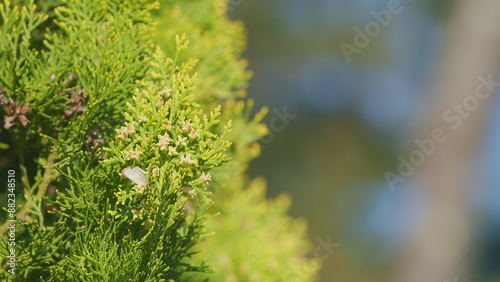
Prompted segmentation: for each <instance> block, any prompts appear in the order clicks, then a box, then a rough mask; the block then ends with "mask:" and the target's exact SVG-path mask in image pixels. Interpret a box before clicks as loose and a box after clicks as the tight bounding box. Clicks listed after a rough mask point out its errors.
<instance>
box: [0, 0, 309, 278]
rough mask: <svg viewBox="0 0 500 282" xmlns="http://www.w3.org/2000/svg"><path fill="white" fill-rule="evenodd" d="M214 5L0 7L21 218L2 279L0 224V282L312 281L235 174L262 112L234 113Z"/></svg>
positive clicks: (230, 40) (86, 1)
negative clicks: (12, 258) (7, 281)
mask: <svg viewBox="0 0 500 282" xmlns="http://www.w3.org/2000/svg"><path fill="white" fill-rule="evenodd" d="M225 5H226V3H225V2H224V1H208V0H193V1H183V0H164V1H160V2H159V3H158V2H152V1H149V0H127V1H118V0H65V1H41V0H40V1H34V0H31V1H21V0H19V1H4V2H3V3H1V4H0V112H1V114H2V117H3V121H4V122H3V127H2V128H1V129H0V130H1V140H0V142H2V143H1V146H0V150H2V152H3V154H4V155H5V156H6V157H7V158H8V160H9V162H8V164H7V165H4V167H2V168H1V169H2V173H3V175H6V174H7V170H15V171H16V180H17V185H16V215H17V220H18V222H17V225H16V231H15V234H16V241H15V254H16V264H15V274H11V273H9V272H8V270H11V269H12V268H11V266H10V265H9V264H8V262H9V261H8V258H7V256H9V255H10V248H11V246H9V241H8V240H7V236H6V234H5V233H6V227H7V226H8V225H9V222H8V221H6V220H7V219H9V218H7V215H6V214H7V213H6V212H4V211H3V212H2V214H1V217H0V218H1V219H2V222H5V223H4V224H3V225H2V226H1V229H0V235H1V237H0V254H1V256H0V279H2V280H5V279H11V280H14V281H119V280H124V281H184V280H194V281H201V280H206V279H209V280H213V281H293V280H294V279H295V280H297V281H308V280H313V279H314V276H315V273H316V271H317V268H318V264H317V263H316V262H315V261H314V260H310V259H307V256H306V255H307V253H308V251H309V244H308V242H307V241H306V240H305V234H306V229H305V225H304V223H303V222H302V221H300V220H299V221H298V220H295V219H292V218H290V217H289V216H287V215H286V212H287V209H288V207H289V204H290V203H289V199H288V198H287V197H286V196H282V197H279V198H278V199H276V200H267V199H266V198H265V183H264V182H263V181H261V180H258V179H257V180H249V179H248V177H247V176H245V171H246V169H247V166H248V162H249V161H250V160H251V159H253V158H255V157H257V156H258V155H259V153H260V148H259V145H258V143H256V142H257V141H258V139H260V138H261V137H262V136H264V135H265V134H266V132H267V129H266V127H265V126H264V125H263V124H262V123H261V121H262V119H263V118H264V116H265V114H266V109H263V110H262V111H260V112H258V113H257V114H256V115H255V116H253V117H252V114H251V113H252V108H253V104H252V102H251V101H246V102H245V101H242V100H237V99H240V98H242V97H244V96H245V91H244V90H245V87H246V85H247V82H248V79H249V77H250V74H249V72H248V71H247V70H246V67H247V63H246V61H245V60H243V59H241V53H242V51H243V49H244V48H245V38H244V32H243V27H242V25H241V24H240V23H237V22H233V21H231V20H230V19H229V18H228V17H227V16H226V15H225V11H224V9H225ZM4 183H5V182H4ZM2 185H4V184H3V183H2ZM2 187H4V186H2ZM5 190H6V189H2V191H0V196H1V197H2V198H1V200H2V201H3V200H4V199H7V191H5ZM2 203H3V202H2ZM304 266H307V268H305V267H304ZM297 269H300V270H301V271H296V270H297ZM304 269H307V271H303V270H304Z"/></svg>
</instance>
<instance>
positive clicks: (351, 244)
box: [229, 0, 500, 282]
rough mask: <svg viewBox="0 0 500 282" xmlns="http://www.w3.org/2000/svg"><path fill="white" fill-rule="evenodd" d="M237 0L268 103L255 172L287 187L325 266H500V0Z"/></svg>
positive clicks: (489, 275)
mask: <svg viewBox="0 0 500 282" xmlns="http://www.w3.org/2000/svg"><path fill="white" fill-rule="evenodd" d="M229 6H230V8H229V10H230V11H229V14H230V16H231V17H232V18H234V19H238V20H242V21H244V23H245V25H246V27H247V31H248V49H247V52H246V54H245V56H246V58H248V60H249V62H250V69H251V70H252V71H253V72H254V76H253V79H252V80H251V83H250V88H249V94H248V96H249V98H252V99H254V100H255V101H256V105H257V106H258V107H262V106H268V107H269V108H270V113H269V115H268V116H267V120H266V121H267V123H268V124H269V126H270V130H271V134H270V136H268V137H267V138H265V139H264V140H262V146H263V147H264V149H263V153H262V156H261V157H260V158H259V159H257V160H255V161H254V162H253V163H252V165H251V170H250V173H251V175H252V176H264V177H266V178H267V180H268V184H269V190H268V194H269V197H274V196H276V195H278V194H280V193H283V192H286V193H289V194H291V195H292V197H293V208H292V210H291V214H292V215H293V216H298V217H304V218H306V219H307V220H308V222H309V236H310V239H311V242H312V243H313V244H314V248H315V249H318V250H319V251H318V252H316V254H314V253H313V254H311V256H315V255H316V256H319V257H318V259H320V260H322V262H323V269H322V271H321V277H320V281H340V282H345V281H348V282H351V281H353V282H357V281H361V282H369V281H403V282H407V281H408V282H413V281H415V282H421V281H424V282H433V281H436V282H443V281H452V282H455V281H456V282H458V281H460V282H462V281H480V282H483V281H486V282H490V281H500V173H498V168H499V167H500V152H499V149H500V146H498V144H500V143H499V142H500V122H498V121H499V120H500V111H499V110H500V101H499V100H498V99H497V98H496V96H497V95H498V92H499V91H498V89H500V87H498V86H499V85H500V84H498V83H497V84H495V83H496V81H499V82H500V77H499V76H498V75H497V69H498V65H499V64H498V63H499V58H498V56H499V55H500V48H499V47H500V43H499V42H500V17H499V16H498V15H497V13H498V11H500V1H496V0H478V1H470V0H462V1H431V0H419V1H411V0H401V1H395V0H351V1H337V0H308V1H304V0H286V1H285V0H274V1H266V0H229ZM485 81H486V82H485ZM487 81H490V82H489V83H488V82H487ZM478 89H479V90H478ZM478 91H479V92H478ZM478 93H482V94H483V97H484V96H485V95H486V94H491V95H490V96H489V97H488V98H485V99H484V100H480V99H479V98H477V97H478V96H474V95H478ZM471 96H474V97H476V98H474V97H471ZM436 129H437V130H441V133H442V134H441V137H442V138H436V137H435V140H436V139H438V140H441V141H443V140H445V141H443V142H441V143H438V142H437V141H434V142H433V141H430V142H433V143H432V144H434V145H435V146H433V145H432V144H431V143H429V142H427V143H426V144H427V147H426V148H427V149H428V151H431V152H425V151H424V149H422V148H423V147H419V146H418V145H417V143H418V142H417V143H415V139H417V141H420V143H422V142H423V143H425V140H427V141H429V140H432V138H433V136H435V134H434V133H433V132H434V131H435V130H436ZM443 132H444V133H443ZM438 135H439V134H438ZM443 136H444V137H443ZM431 149H432V150H431ZM424 153H425V154H424ZM402 159H404V160H406V161H407V163H406V166H405V165H404V164H403V165H402V163H403V162H404V161H402ZM409 167H413V168H414V169H413V170H414V172H411V173H407V172H408V171H411V169H410V168H409ZM328 241H330V242H331V243H334V244H339V245H336V247H335V248H334V249H332V248H331V247H330V248H328V247H325V246H324V245H325V244H324V242H328ZM322 242H323V243H322ZM327 245H328V244H327Z"/></svg>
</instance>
